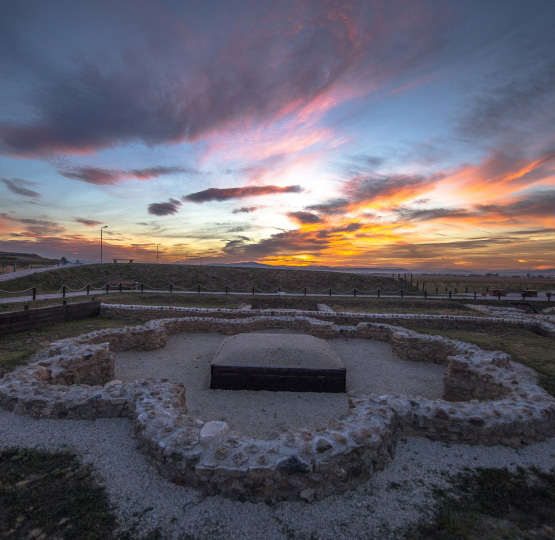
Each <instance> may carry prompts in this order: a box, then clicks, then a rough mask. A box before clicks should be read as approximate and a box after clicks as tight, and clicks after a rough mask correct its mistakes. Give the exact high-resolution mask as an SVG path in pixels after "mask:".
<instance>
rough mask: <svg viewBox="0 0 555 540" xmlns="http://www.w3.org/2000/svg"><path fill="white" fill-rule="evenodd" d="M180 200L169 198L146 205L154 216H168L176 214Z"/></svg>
mask: <svg viewBox="0 0 555 540" xmlns="http://www.w3.org/2000/svg"><path fill="white" fill-rule="evenodd" d="M181 204H182V203H181V201H178V200H176V199H170V200H169V201H168V202H165V203H151V204H149V205H148V213H149V214H153V215H155V216H169V215H170V214H177V212H178V211H179V207H180V206H181Z"/></svg>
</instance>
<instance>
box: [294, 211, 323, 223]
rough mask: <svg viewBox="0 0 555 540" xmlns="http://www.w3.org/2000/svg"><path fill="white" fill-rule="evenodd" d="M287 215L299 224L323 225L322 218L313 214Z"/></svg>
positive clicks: (297, 213)
mask: <svg viewBox="0 0 555 540" xmlns="http://www.w3.org/2000/svg"><path fill="white" fill-rule="evenodd" d="M287 215H288V216H289V217H290V218H291V219H294V220H295V221H298V222H299V223H303V224H304V223H321V222H322V219H321V218H320V216H318V215H316V214H313V213H312V212H288V213H287Z"/></svg>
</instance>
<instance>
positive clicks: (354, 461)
mask: <svg viewBox="0 0 555 540" xmlns="http://www.w3.org/2000/svg"><path fill="white" fill-rule="evenodd" d="M117 309H119V310H122V309H124V311H125V312H127V313H131V312H133V313H136V314H139V313H141V309H142V308H139V307H132V308H130V307H125V308H122V307H121V306H118V307H117ZM145 309H147V310H149V309H150V310H152V308H145ZM231 315H232V314H230V313H229V314H228V313H227V312H225V313H224V312H222V313H220V312H218V311H217V310H216V311H214V313H213V316H212V317H208V316H205V317H199V316H198V315H196V314H194V312H193V315H192V316H190V317H181V318H167V319H158V320H151V321H149V322H148V323H146V324H144V325H141V326H134V327H127V328H119V329H106V330H99V331H95V332H91V333H89V334H84V335H82V336H79V337H76V338H70V339H67V340H61V341H59V342H56V343H53V344H52V345H51V346H50V348H49V349H48V350H46V351H43V353H41V355H40V356H39V357H38V358H37V361H36V362H34V363H31V364H28V365H26V366H23V367H20V368H16V369H15V370H14V371H13V372H11V373H8V374H7V375H5V376H4V377H3V378H2V379H0V406H1V407H3V408H5V409H7V410H11V411H14V412H16V413H18V414H27V415H30V416H34V417H38V418H57V419H61V418H84V419H85V418H86V419H89V418H99V417H127V418H131V419H132V420H133V433H134V436H135V437H136V438H137V441H138V444H139V448H140V449H141V450H142V451H143V452H144V454H145V456H146V458H147V459H148V460H149V461H150V462H151V463H153V464H154V465H155V466H156V467H157V468H158V469H159V471H160V472H161V474H163V475H164V477H166V478H169V479H170V480H172V481H173V482H175V483H178V484H185V485H189V486H193V487H195V488H197V489H200V490H202V491H203V492H205V493H207V494H211V495H215V494H220V495H223V496H226V497H233V498H241V499H245V500H246V499H248V500H251V501H276V500H284V499H288V500H304V501H307V502H309V501H313V500H316V499H321V498H323V497H326V496H328V495H331V494H333V493H339V492H342V491H345V490H348V489H354V488H356V487H357V486H358V485H360V484H361V483H363V482H364V481H366V480H367V479H368V478H370V476H372V474H373V473H374V471H376V470H378V469H381V468H383V467H385V466H386V465H387V463H388V462H389V461H390V460H391V459H393V457H394V453H395V442H396V440H397V439H398V438H399V437H406V436H424V437H429V438H432V439H434V440H441V441H448V442H457V443H466V444H488V445H493V444H504V445H510V446H518V445H521V444H531V443H533V442H534V441H540V440H544V439H545V438H547V437H551V436H553V435H554V434H555V400H554V399H553V397H552V396H550V395H548V394H547V393H546V392H545V391H544V390H543V389H541V388H540V387H538V386H537V384H536V383H535V380H533V379H532V378H528V377H523V376H522V374H521V373H520V370H518V369H514V367H513V365H512V363H511V361H510V358H509V356H508V355H507V354H505V353H501V352H499V351H497V352H491V351H484V350H482V349H480V348H479V347H476V346H475V345H470V344H468V343H463V342H460V341H455V340H450V339H447V338H443V337H439V336H430V335H425V334H418V333H417V332H414V331H411V330H407V329H405V328H401V327H395V326H391V325H387V324H380V323H375V322H368V321H365V320H364V317H361V319H363V320H361V321H360V322H357V321H358V320H357V315H355V314H343V315H341V314H337V317H338V320H342V321H349V323H350V324H349V325H337V324H335V323H333V322H332V321H327V320H320V319H318V318H315V317H308V316H306V315H304V314H298V315H294V316H292V315H291V314H284V315H280V314H276V315H261V316H254V317H247V318H245V317H240V318H235V319H233V318H230V316H231ZM420 319H422V320H424V317H423V316H419V320H420ZM449 320H452V321H453V322H455V321H456V322H457V324H461V323H464V321H465V320H466V319H465V318H455V317H450V319H449ZM271 329H279V330H280V331H283V330H286V331H288V332H291V331H293V332H295V331H301V332H302V333H306V334H310V335H312V336H315V337H318V338H325V339H329V338H335V339H331V341H329V343H330V344H333V343H335V344H345V345H346V346H348V345H349V343H355V345H356V346H357V347H358V350H362V347H361V346H360V345H361V342H359V341H357V340H359V339H362V340H363V341H364V343H365V346H366V347H367V348H368V347H370V346H371V344H372V342H373V341H374V340H378V341H382V342H385V344H387V345H389V346H391V350H392V351H393V352H394V353H395V354H396V355H397V356H398V357H399V358H401V359H403V360H404V361H408V362H413V363H414V364H413V365H414V366H416V367H417V370H421V369H422V368H423V367H424V366H425V364H423V363H422V361H423V360H426V361H428V362H433V363H434V364H441V365H445V366H446V370H445V377H444V381H443V398H441V399H433V398H429V397H425V396H423V395H415V396H409V395H407V394H406V391H405V393H403V394H401V393H393V392H396V390H394V389H391V390H390V391H389V392H387V393H381V390H376V389H374V392H376V391H377V392H379V393H373V392H372V391H371V381H372V379H374V381H373V382H375V380H376V378H375V376H374V377H372V376H369V377H368V378H367V379H366V380H367V381H368V384H365V385H364V387H363V389H362V391H361V390H360V389H358V390H357V389H356V386H357V385H359V384H361V381H362V378H363V377H364V376H365V375H366V376H368V374H371V375H375V372H376V370H372V369H368V367H369V364H368V362H367V358H368V355H366V356H365V358H366V361H365V362H362V363H360V364H358V363H357V362H356V355H353V354H351V353H350V352H349V351H347V355H346V356H348V358H347V357H345V358H344V359H343V361H344V364H345V366H346V368H347V371H348V372H349V371H352V375H354V379H353V380H352V381H351V382H350V381H349V379H347V387H348V388H349V384H353V389H352V390H351V392H350V393H349V397H348V404H347V410H346V411H345V413H344V414H341V413H340V411H339V409H338V408H334V410H333V413H334V418H333V419H332V420H331V421H330V422H329V423H327V424H326V422H325V421H322V422H320V421H318V423H317V425H319V426H323V427H317V428H314V429H306V428H299V429H295V428H290V429H288V430H287V431H286V432H278V431H277V430H276V431H274V432H272V433H271V434H269V435H267V436H266V435H256V434H255V433H254V431H253V432H249V431H248V430H247V431H243V432H239V431H238V430H237V426H230V424H228V422H227V421H222V420H217V418H218V414H220V415H221V412H222V409H220V410H219V411H216V415H212V416H211V417H210V416H208V415H206V414H205V413H206V412H207V411H208V408H207V406H200V407H199V405H198V404H197V405H196V407H197V408H198V409H199V413H200V414H197V413H196V410H195V409H191V408H190V407H189V405H190V403H189V397H188V394H189V383H190V382H191V381H192V379H193V378H194V377H192V376H191V375H190V374H191V373H193V372H194V370H195V365H193V366H192V371H190V372H187V370H185V369H181V371H180V372H181V373H182V374H183V377H184V378H183V380H184V382H185V385H186V386H187V389H186V388H185V386H184V385H183V384H181V383H179V382H170V381H169V380H168V379H169V377H164V375H165V374H170V373H171V372H172V370H173V371H175V368H176V364H178V363H179V362H183V364H182V366H181V368H183V366H184V365H186V364H187V362H186V361H184V360H183V351H188V355H189V358H190V362H193V360H194V361H198V362H199V363H198V364H197V366H198V369H200V370H201V371H202V370H203V369H205V372H204V373H203V374H202V375H199V376H198V378H199V379H200V380H202V379H204V381H205V384H206V387H205V389H204V391H205V394H206V393H207V392H211V393H212V392H221V393H224V397H225V398H226V399H227V403H229V394H233V395H235V396H236V395H239V394H245V395H246V394H248V392H245V391H241V392H235V391H223V390H215V391H209V390H208V389H207V386H208V384H209V369H208V368H209V365H210V361H211V358H212V357H213V354H214V353H215V351H214V353H211V354H210V355H209V356H207V357H206V358H205V359H204V360H203V357H202V354H198V349H195V346H194V344H193V341H194V340H190V341H186V340H187V337H189V338H191V337H194V336H193V333H196V335H201V336H202V340H204V341H203V343H204V346H206V345H207V343H206V337H207V335H208V334H207V333H212V332H217V333H218V334H225V335H235V334H241V333H248V332H256V331H264V332H268V331H269V330H271ZM184 332H186V333H187V334H185V336H184V337H183V333H184ZM180 334H181V338H183V340H185V341H183V340H182V342H181V343H180V342H179V341H178V340H176V341H175V343H176V352H177V353H178V355H180V356H175V355H174V356H173V364H172V361H171V359H170V366H169V367H168V366H164V365H163V363H162V362H156V361H154V362H152V361H150V362H145V361H143V363H144V367H147V368H148V369H150V370H151V373H152V375H154V377H153V378H148V379H134V380H131V381H129V382H126V381H121V380H115V378H114V377H115V374H114V352H115V353H120V351H126V350H131V349H133V350H136V349H142V350H146V351H154V350H158V351H157V352H158V353H160V354H165V353H167V352H168V351H171V347H172V343H171V341H172V340H171V339H170V340H169V341H170V347H169V348H166V349H164V347H166V345H167V343H168V338H169V337H170V336H174V335H177V336H178V339H179V335H180ZM345 338H346V339H345ZM220 339H222V340H223V337H220ZM213 345H214V344H213ZM330 346H332V345H330ZM334 350H336V352H337V348H336V349H334ZM195 351H196V352H195ZM337 354H338V356H339V357H340V358H341V356H342V355H341V354H340V352H337ZM120 357H121V355H120ZM131 358H132V360H133V361H132V362H131V364H132V365H133V367H135V368H136V367H137V366H138V365H139V364H140V362H138V361H137V360H136V358H137V357H136V356H133V357H131ZM155 358H156V357H155V356H153V357H152V359H155ZM355 365H356V366H358V368H357V369H358V372H357V371H356V369H354V366H355ZM350 366H351V367H350ZM120 367H121V366H120ZM164 369H165V370H166V373H164ZM392 372H393V370H389V369H387V370H386V373H389V374H391V375H393V373H392ZM357 373H358V375H357ZM397 374H398V372H395V375H397ZM145 375H146V374H145ZM187 375H188V376H187ZM120 376H121V374H120ZM407 378H408V379H410V378H411V377H407ZM398 379H400V377H398V376H397V377H395V376H392V377H390V378H389V379H388V380H389V381H392V382H393V381H395V380H398ZM174 380H175V379H174ZM382 383H383V381H382ZM197 391H198V392H199V394H200V393H202V391H203V389H202V388H199V389H198V390H197ZM186 392H187V400H186ZM191 393H192V394H194V390H193V391H192V392H191ZM225 394H227V396H226V395H225ZM261 394H262V392H254V391H253V392H251V396H253V397H254V395H258V396H260V395H261ZM269 394H272V395H274V396H275V395H278V394H282V395H287V396H288V398H291V396H292V395H294V393H291V392H270V393H269ZM308 395H317V396H318V395H321V396H329V395H330V394H311V393H302V396H303V397H304V396H308ZM332 395H334V396H339V397H342V396H343V395H342V394H332ZM251 396H249V398H250V397H251ZM211 399H212V395H211ZM226 399H223V400H222V404H223V403H225V402H226ZM299 399H300V398H299ZM289 401H291V399H289ZM193 405H194V403H193ZM233 409H234V410H236V409H237V407H233ZM262 409H263V405H257V404H256V403H255V402H254V401H252V399H247V401H246V402H245V403H244V406H243V407H242V411H241V413H244V411H248V410H253V411H255V412H256V414H257V416H258V417H260V416H261V414H260V413H261V412H262ZM299 410H302V407H300V408H299ZM210 412H213V411H210ZM264 414H266V416H265V417H264V418H265V419H266V418H267V417H269V416H270V415H269V414H267V413H264ZM292 416H295V414H292ZM199 417H200V418H199ZM201 418H202V419H201ZM286 420H287V422H289V421H290V420H292V418H287V419H286ZM231 422H234V420H233V419H232V420H230V423H231ZM288 425H290V424H288Z"/></svg>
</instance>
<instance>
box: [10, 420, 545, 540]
mask: <svg viewBox="0 0 555 540" xmlns="http://www.w3.org/2000/svg"><path fill="white" fill-rule="evenodd" d="M9 446H21V447H37V448H41V449H46V450H59V449H66V450H67V449H71V450H73V451H75V452H77V453H78V454H79V455H81V456H82V459H83V461H85V462H86V463H92V464H93V465H94V467H95V469H96V471H98V475H99V477H100V479H101V480H102V481H103V483H104V485H105V487H106V490H107V492H108V494H109V496H110V499H111V501H112V503H113V504H114V505H115V507H116V511H117V513H118V515H119V518H120V520H121V523H122V525H123V527H125V528H135V531H136V532H135V534H136V537H140V534H142V533H144V532H147V531H149V530H153V529H155V528H157V527H159V528H160V529H161V530H162V538H164V539H177V538H183V537H184V536H185V535H189V537H188V538H190V539H191V540H192V539H198V540H200V539H202V540H208V539H220V538H222V537H224V536H229V535H231V537H232V538H234V539H260V538H264V539H265V540H278V539H279V540H290V539H299V540H301V539H302V540H304V539H308V538H314V539H318V540H339V539H341V540H342V539H345V540H347V539H361V540H362V539H364V540H371V539H376V540H378V539H380V540H388V539H394V538H398V536H399V530H398V529H401V528H407V527H410V525H411V524H412V523H414V522H415V521H416V520H418V519H419V518H420V517H421V516H423V515H426V514H427V513H428V512H429V510H430V508H429V505H430V504H431V501H432V499H431V497H430V494H431V488H432V487H433V486H434V485H444V484H445V475H446V474H452V473H455V472H457V471H459V470H462V469H463V468H465V467H504V466H508V467H510V468H514V467H516V466H531V465H533V466H535V467H538V468H540V469H544V470H549V469H550V468H552V467H553V465H554V463H555V438H553V439H550V440H549V441H547V442H543V443H538V444H534V445H531V446H527V447H524V448H521V449H511V448H506V447H499V446H494V447H484V446H464V445H447V444H444V443H437V442H432V441H428V440H426V439H418V438H417V439H408V440H401V441H399V443H398V445H397V451H396V455H395V459H394V460H393V462H392V463H391V464H390V465H389V466H388V467H387V468H386V469H385V470H384V471H382V472H379V473H377V474H376V475H375V476H374V477H373V478H372V479H371V480H370V481H369V482H367V483H365V484H363V485H362V486H360V487H359V488H358V489H357V490H356V491H351V492H347V493H344V494H342V495H337V496H332V497H329V498H327V499H325V500H323V501H319V502H316V503H312V504H306V503H298V502H280V503H276V504H273V505H271V506H268V505H266V504H264V503H259V504H254V503H249V502H245V503H241V502H238V501H232V500H229V499H224V498H222V497H205V496H202V495H200V494H199V493H198V492H197V491H195V490H194V489H191V488H186V487H181V486H176V485H174V484H172V483H171V482H168V481H166V480H164V479H163V478H162V477H160V476H159V475H158V473H157V472H156V470H155V469H154V468H153V467H151V466H149V465H148V464H147V462H146V460H145V459H144V458H143V456H142V454H140V453H139V451H138V450H137V448H136V444H135V441H134V439H133V437H132V429H131V421H130V420H125V419H98V420H95V421H77V420H34V419H31V418H27V417H22V416H18V415H15V414H13V413H9V412H6V411H4V410H0V448H6V447H9Z"/></svg>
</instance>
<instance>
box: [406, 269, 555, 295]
mask: <svg viewBox="0 0 555 540" xmlns="http://www.w3.org/2000/svg"><path fill="white" fill-rule="evenodd" d="M417 283H418V284H419V288H420V289H422V288H423V287H424V288H425V289H426V290H427V291H428V293H433V292H435V290H436V288H437V289H439V292H440V293H441V292H447V291H452V292H454V291H455V289H457V291H458V292H465V290H466V289H467V288H468V292H474V291H476V292H477V293H480V292H482V291H485V290H491V289H505V290H509V291H514V292H520V291H525V290H527V289H530V290H537V291H542V292H543V291H553V290H555V279H541V278H527V277H522V278H513V277H494V276H492V277H486V276H422V275H416V274H414V275H413V285H416V284H417Z"/></svg>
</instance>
